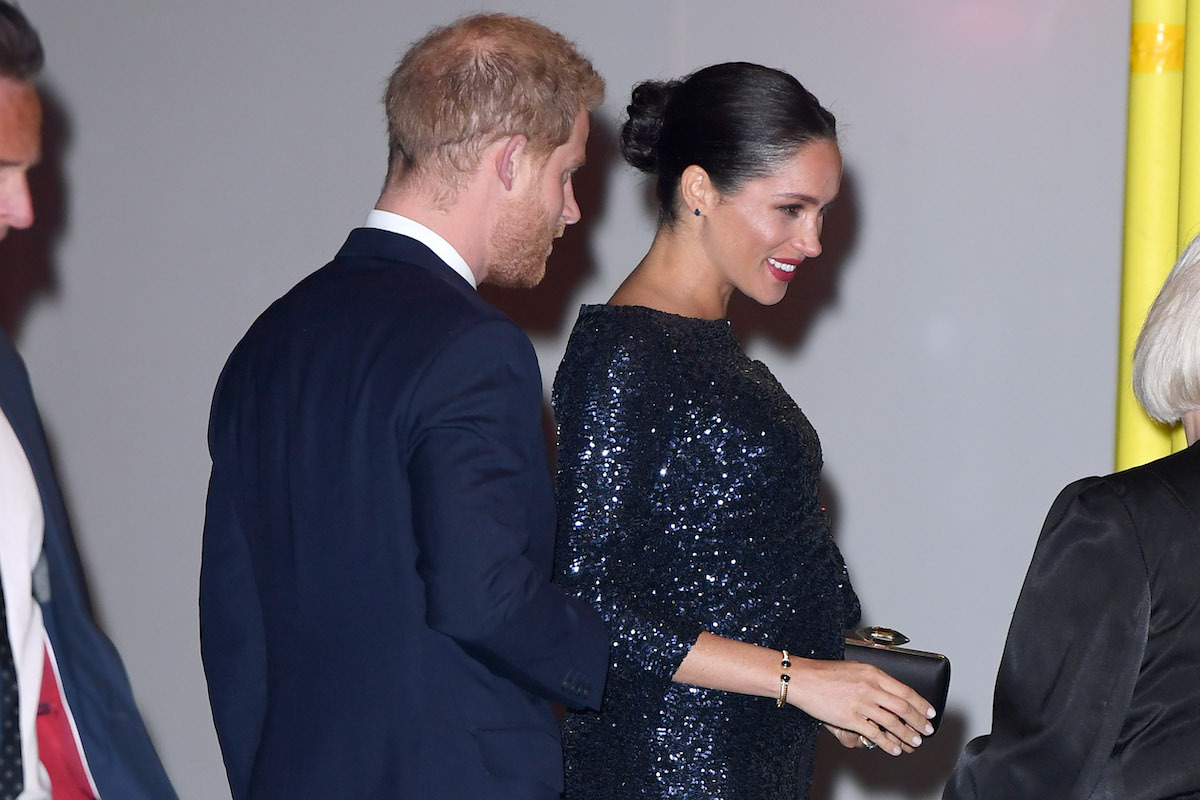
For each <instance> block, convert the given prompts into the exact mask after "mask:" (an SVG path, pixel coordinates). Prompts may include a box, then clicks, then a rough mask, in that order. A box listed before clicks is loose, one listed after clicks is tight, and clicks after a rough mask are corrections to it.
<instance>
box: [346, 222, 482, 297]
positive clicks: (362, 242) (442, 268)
mask: <svg viewBox="0 0 1200 800" xmlns="http://www.w3.org/2000/svg"><path fill="white" fill-rule="evenodd" d="M344 259H349V260H359V259H365V260H368V261H383V262H393V263H396V264H407V265H411V266H415V267H420V268H421V269H424V270H426V271H428V272H430V273H432V274H434V275H435V276H436V277H438V278H440V279H441V280H443V281H445V282H446V283H447V284H449V285H450V286H453V287H454V288H455V289H458V290H459V291H462V292H465V293H467V294H469V295H474V296H478V293H477V292H476V290H475V287H473V286H472V285H471V284H470V283H468V282H467V281H466V279H464V278H463V277H462V276H461V275H459V274H458V273H457V272H455V271H454V270H453V269H451V268H450V266H449V265H447V264H446V262H445V261H442V260H441V259H440V258H438V257H437V254H436V253H434V252H433V251H432V250H430V249H429V247H428V246H426V245H424V244H422V243H421V242H419V241H417V240H416V239H413V238H412V237H410V236H402V235H401V234H398V233H392V232H391V231H385V230H380V229H379V228H355V229H354V230H352V231H350V235H349V236H348V237H347V238H346V243H345V244H343V245H342V249H341V250H339V251H338V254H337V257H336V258H335V259H334V262H335V263H336V262H338V261H342V260H344Z"/></svg>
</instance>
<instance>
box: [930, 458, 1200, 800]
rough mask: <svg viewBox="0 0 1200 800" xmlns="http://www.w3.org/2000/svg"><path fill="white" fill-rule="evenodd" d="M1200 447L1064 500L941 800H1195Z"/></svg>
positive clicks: (1199, 731) (1198, 789) (1050, 522)
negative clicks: (988, 714)
mask: <svg viewBox="0 0 1200 800" xmlns="http://www.w3.org/2000/svg"><path fill="white" fill-rule="evenodd" d="M1198 575H1200V445H1194V446H1192V447H1190V448H1188V449H1187V450H1184V451H1182V452H1179V453H1175V454H1174V455H1170V456H1167V457H1166V458H1163V459H1159V460H1158V461H1154V462H1151V463H1150V464H1146V465H1144V466H1141V467H1137V468H1135V469H1131V470H1127V471H1125V472H1120V473H1117V474H1116V475H1110V476H1108V477H1105V478H1087V479H1085V480H1082V481H1079V482H1077V483H1074V484H1072V485H1070V486H1068V487H1067V488H1066V489H1064V490H1063V492H1062V494H1061V495H1059V497H1058V500H1057V501H1056V502H1055V503H1054V506H1053V507H1052V508H1051V509H1050V514H1049V516H1048V517H1047V519H1046V524H1045V527H1044V528H1043V529H1042V534H1041V537H1040V539H1039V540H1038V544H1037V548H1036V549H1035V551H1034V554H1033V561H1032V563H1031V564H1030V567H1029V574H1028V575H1027V576H1026V578H1025V585H1024V587H1023V588H1022V590H1021V596H1020V599H1019V600H1018V601H1017V608H1016V611H1015V612H1014V614H1013V619H1012V626H1011V628H1010V629H1009V634H1008V641H1007V643H1006V644H1005V648H1004V656H1003V659H1002V660H1001V662H1000V674H999V677H998V678H997V680H996V695H995V705H994V710H993V719H992V733H991V735H990V736H983V737H980V738H979V739H975V740H974V741H972V742H971V743H970V744H968V745H967V749H966V752H964V753H963V755H962V757H961V758H960V759H959V762H958V765H957V767H956V768H955V771H954V774H953V776H952V777H951V779H950V782H949V784H948V785H947V786H946V791H945V794H944V795H943V798H947V799H949V800H961V799H964V798H1004V799H1005V800H1008V799H1009V798H1011V799H1012V800H1017V799H1018V798H1054V800H1082V798H1090V799H1091V800H1101V799H1103V800H1151V798H1154V799H1155V800H1158V799H1160V798H1184V797H1188V798H1191V797H1200V759H1197V758H1196V755H1197V754H1200V579H1198V578H1197V576H1198Z"/></svg>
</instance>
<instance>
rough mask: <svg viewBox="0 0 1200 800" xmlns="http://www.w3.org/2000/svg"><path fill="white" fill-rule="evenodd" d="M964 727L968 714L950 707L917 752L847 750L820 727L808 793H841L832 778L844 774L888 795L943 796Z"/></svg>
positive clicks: (820, 796)
mask: <svg viewBox="0 0 1200 800" xmlns="http://www.w3.org/2000/svg"><path fill="white" fill-rule="evenodd" d="M966 730H967V722H966V717H965V716H963V715H962V714H961V713H959V712H957V711H954V710H953V709H951V710H948V711H947V712H946V718H945V719H944V720H942V724H941V727H939V728H938V732H937V735H935V736H933V737H932V738H930V739H927V740H926V742H925V744H923V745H921V747H920V748H919V749H918V750H917V752H915V753H913V754H912V755H908V756H900V757H899V758H897V757H893V756H889V755H886V754H884V753H880V752H878V751H876V752H871V751H868V750H863V749H856V750H847V749H846V748H844V747H841V746H840V745H839V744H838V743H837V741H836V740H834V738H833V736H831V735H829V734H828V733H827V732H822V734H821V737H820V740H819V744H818V745H817V759H816V772H815V774H814V777H813V787H812V794H811V795H810V798H811V800H834V798H835V797H837V796H838V794H839V793H835V792H834V783H835V782H836V781H837V780H838V779H839V778H841V777H843V776H846V777H849V778H850V779H851V780H852V781H853V782H854V783H855V784H856V785H858V786H861V787H862V788H863V789H865V790H866V791H867V793H869V794H872V795H873V794H875V793H876V792H879V793H884V792H886V793H887V795H888V796H889V797H905V798H913V800H918V798H925V797H940V796H941V794H942V787H943V786H945V784H946V780H947V779H948V778H949V777H950V771H951V770H952V769H953V768H954V763H955V762H956V761H957V760H958V755H959V753H961V752H962V749H963V747H964V746H965V745H966ZM843 794H844V792H843Z"/></svg>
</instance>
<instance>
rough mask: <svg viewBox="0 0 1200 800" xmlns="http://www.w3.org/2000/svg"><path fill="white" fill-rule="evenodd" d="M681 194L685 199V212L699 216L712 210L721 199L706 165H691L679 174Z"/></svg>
mask: <svg viewBox="0 0 1200 800" xmlns="http://www.w3.org/2000/svg"><path fill="white" fill-rule="evenodd" d="M679 194H680V197H681V199H682V200H683V207H684V213H685V214H688V215H695V216H697V217H700V216H704V215H705V214H706V213H708V212H709V211H711V210H712V208H713V207H714V206H715V205H716V204H717V202H718V200H719V199H720V194H719V193H718V192H717V190H716V187H715V186H713V183H712V179H711V178H709V177H708V173H707V172H706V171H705V170H704V167H699V166H696V165H695V164H691V165H689V166H688V167H687V168H686V169H684V171H683V174H682V175H680V176H679Z"/></svg>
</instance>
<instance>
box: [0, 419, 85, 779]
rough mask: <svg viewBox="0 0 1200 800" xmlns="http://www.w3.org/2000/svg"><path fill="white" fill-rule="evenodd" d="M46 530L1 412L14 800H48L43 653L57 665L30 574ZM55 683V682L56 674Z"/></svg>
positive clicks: (0, 511) (1, 572)
mask: <svg viewBox="0 0 1200 800" xmlns="http://www.w3.org/2000/svg"><path fill="white" fill-rule="evenodd" d="M44 531H45V517H44V516H43V513H42V498H41V495H40V493H39V492H38V487H37V481H36V480H35V479H34V477H33V469H32V468H31V467H30V466H29V459H28V458H27V457H26V455H25V449H24V448H23V447H22V446H21V441H20V440H19V439H18V438H17V434H16V432H15V431H14V430H13V428H12V424H11V423H10V422H9V421H8V417H7V416H6V415H5V414H4V413H3V412H2V411H0V581H3V584H2V585H3V587H4V607H5V616H6V618H7V621H8V637H9V641H10V642H11V643H12V653H13V665H14V666H15V667H16V670H17V692H18V697H19V719H20V729H21V758H22V762H23V767H24V772H25V785H24V791H22V792H21V794H20V795H18V797H17V800H51V798H50V776H49V775H47V774H46V770H45V768H44V767H43V766H42V762H41V760H40V759H39V758H38V737H37V713H38V703H39V701H40V700H41V694H42V666H43V664H44V663H45V654H47V653H49V654H50V660H51V664H52V665H56V664H57V662H55V660H54V650H53V648H51V646H50V640H49V638H48V637H47V636H46V627H45V625H44V624H43V622H42V607H41V606H40V605H38V604H37V602H36V601H35V600H34V596H33V572H34V567H35V566H37V563H38V560H39V559H40V558H41V555H42V541H43V538H44ZM55 679H56V681H57V680H58V675H57V674H56V675H55ZM58 683H59V693H60V694H62V703H63V709H64V710H65V711H66V713H67V719H68V721H69V722H70V724H71V731H72V733H73V734H74V735H75V746H76V748H77V749H78V750H79V757H80V760H81V761H82V762H83V769H84V772H85V773H86V774H87V778H88V782H89V783H90V784H91V787H92V793H93V794H95V795H96V796H97V797H99V793H98V792H96V788H95V787H96V784H95V781H93V780H92V776H91V772H90V770H89V769H88V766H87V758H86V756H85V755H84V752H83V747H82V746H81V745H80V743H79V733H78V731H77V729H76V728H75V720H74V718H73V717H72V716H71V709H70V707H69V706H68V705H67V697H66V695H65V694H63V693H62V683H61V681H58Z"/></svg>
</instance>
